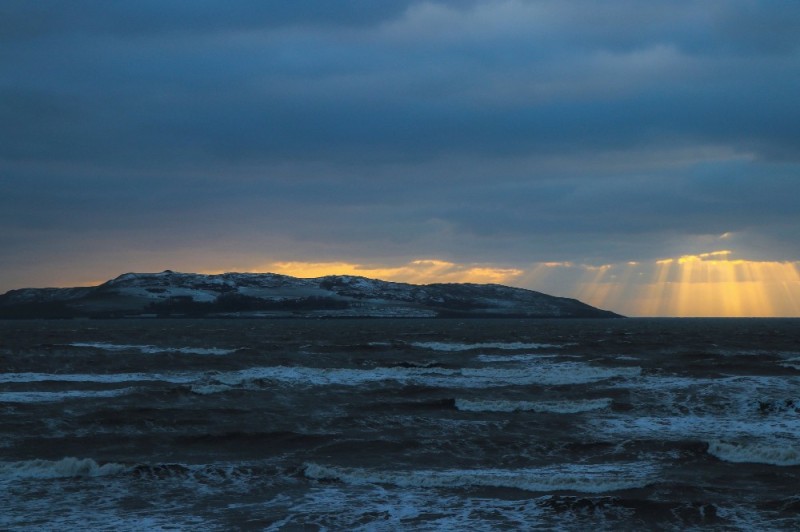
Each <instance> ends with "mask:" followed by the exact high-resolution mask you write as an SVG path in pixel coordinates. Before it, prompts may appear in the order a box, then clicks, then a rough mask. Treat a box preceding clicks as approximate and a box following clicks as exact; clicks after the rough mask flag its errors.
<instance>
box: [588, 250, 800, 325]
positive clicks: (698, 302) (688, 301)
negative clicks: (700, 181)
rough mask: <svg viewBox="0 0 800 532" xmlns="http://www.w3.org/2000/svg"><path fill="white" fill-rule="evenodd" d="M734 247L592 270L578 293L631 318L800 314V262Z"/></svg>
mask: <svg viewBox="0 0 800 532" xmlns="http://www.w3.org/2000/svg"><path fill="white" fill-rule="evenodd" d="M731 255H732V252H731V251H729V250H723V251H713V252H710V253H702V254H699V255H684V256H681V257H677V258H668V259H664V260H659V261H656V262H654V263H652V264H639V263H627V264H622V265H613V266H609V267H605V268H601V269H597V270H596V271H592V270H590V269H588V268H587V269H586V270H585V272H584V274H583V279H582V280H581V282H580V284H579V287H578V290H577V293H576V297H578V298H579V299H582V300H583V301H586V302H587V303H589V304H591V305H594V306H598V307H602V308H608V309H612V310H614V311H616V312H620V313H622V314H626V315H629V316H680V317H690V316H698V317H778V316H800V269H799V268H798V267H799V266H800V263H798V262H777V261H752V260H741V259H736V260H734V259H731V258H730V256H731Z"/></svg>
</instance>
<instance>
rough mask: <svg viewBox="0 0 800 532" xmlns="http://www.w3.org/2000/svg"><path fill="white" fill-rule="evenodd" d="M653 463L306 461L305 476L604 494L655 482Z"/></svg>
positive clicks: (349, 481)
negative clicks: (516, 465) (502, 465)
mask: <svg viewBox="0 0 800 532" xmlns="http://www.w3.org/2000/svg"><path fill="white" fill-rule="evenodd" d="M657 471H658V468H657V467H656V466H655V465H654V464H652V463H643V462H638V463H623V464H593V465H583V464H564V465H553V466H544V467H538V468H530V469H474V470H470V469H446V470H417V471H377V470H370V469H359V468H343V467H332V466H324V465H319V464H313V463H309V464H306V465H305V469H304V474H305V476H306V477H308V478H310V479H313V480H336V481H339V482H344V483H346V484H353V485H364V484H390V485H393V486H398V487H402V488H420V487H422V488H465V487H471V486H472V487H495V488H515V489H521V490H525V491H532V492H552V491H577V492H582V493H604V492H609V491H618V490H626V489H634V488H641V487H644V486H647V485H648V484H651V483H652V482H654V480H655V478H656V473H657Z"/></svg>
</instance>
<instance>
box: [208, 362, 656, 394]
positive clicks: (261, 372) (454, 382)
mask: <svg viewBox="0 0 800 532" xmlns="http://www.w3.org/2000/svg"><path fill="white" fill-rule="evenodd" d="M640 372H641V368H638V367H637V368H602V367H595V366H590V365H588V364H582V363H575V362H561V363H554V362H543V363H541V364H537V365H536V366H531V367H527V368H525V369H524V370H520V369H519V368H491V367H489V368H460V369H450V368H439V367H430V368H417V367H412V368H400V367H381V368H374V369H349V368H311V367H304V366H271V367H261V368H251V369H247V370H242V371H238V372H230V373H220V374H217V375H215V376H214V378H215V380H217V381H219V382H221V383H223V384H228V385H240V384H243V383H246V382H247V381H252V380H256V379H265V380H274V381H279V382H285V383H290V384H294V385H307V386H323V385H339V386H358V385H361V384H367V383H372V382H382V381H395V382H399V383H401V384H414V385H422V386H436V387H454V388H489V387H496V386H521V385H529V384H544V385H565V384H583V383H587V382H597V381H601V380H605V379H612V378H617V377H631V376H636V375H639V373H640Z"/></svg>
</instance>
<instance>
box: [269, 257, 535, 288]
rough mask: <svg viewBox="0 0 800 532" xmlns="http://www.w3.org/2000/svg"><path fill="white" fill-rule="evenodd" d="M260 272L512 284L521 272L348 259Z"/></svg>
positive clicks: (275, 266)
mask: <svg viewBox="0 0 800 532" xmlns="http://www.w3.org/2000/svg"><path fill="white" fill-rule="evenodd" d="M259 270H261V271H270V272H274V273H282V274H284V275H291V276H294V277H322V276H325V275H361V276H364V277H372V278H376V279H383V280H385V281H395V282H404V283H414V284H428V283H497V284H509V283H511V282H512V281H513V280H514V279H515V278H516V277H518V276H519V275H520V274H522V270H517V269H514V268H495V267H491V266H486V265H478V264H456V263H453V262H447V261H443V260H433V259H424V260H415V261H412V262H409V263H407V264H404V265H401V266H381V265H376V266H369V265H362V264H353V263H349V262H273V263H270V264H268V265H265V266H264V267H263V268H259Z"/></svg>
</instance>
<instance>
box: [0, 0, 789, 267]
mask: <svg viewBox="0 0 800 532" xmlns="http://www.w3.org/2000/svg"><path fill="white" fill-rule="evenodd" d="M797 27H800V4H798V3H797V2H793V1H772V2H758V1H754V0H739V1H709V2H689V1H677V2H641V1H633V0H616V1H610V2H594V1H588V0H586V1H570V2H564V1H523V0H517V1H513V0H509V1H496V2H488V1H474V2H456V1H452V2H442V1H434V2H421V1H414V0H408V1H397V2H371V1H365V0H351V1H342V2H330V1H322V0H317V1H312V0H301V1H293V2H285V1H277V0H276V1H259V2H211V1H204V2H188V1H164V0H162V1H159V2H155V1H143V2H124V3H123V2H101V1H85V2H67V1H61V2H58V1H46V0H43V1H40V2H29V1H6V2H3V3H2V5H0V165H1V166H0V170H1V171H2V175H1V176H0V191H2V192H3V195H2V197H0V209H2V211H0V222H2V224H3V227H4V228H7V229H8V230H6V231H5V235H4V237H3V238H4V240H3V242H5V243H6V245H5V248H6V249H7V250H10V251H11V254H13V253H14V250H17V249H19V250H20V252H21V255H20V256H19V257H18V258H17V259H14V260H18V261H23V262H24V260H27V261H33V260H36V257H38V256H42V255H45V254H47V252H48V249H52V247H51V248H48V246H52V245H53V243H54V242H59V243H60V244H63V243H64V242H65V241H69V242H73V243H75V245H77V244H78V243H79V242H81V243H82V242H84V240H85V239H87V238H93V239H97V240H98V241H99V240H104V241H112V240H114V239H117V240H119V241H123V240H125V241H130V242H133V241H135V242H138V244H137V246H139V247H140V248H143V249H150V250H155V251H159V252H160V251H164V252H165V253H166V252H168V251H169V250H170V249H174V248H175V246H176V245H177V243H180V245H182V246H189V247H191V246H203V247H207V248H209V249H214V246H215V245H216V244H215V242H217V243H219V242H225V241H226V240H230V239H235V240H237V241H239V240H241V241H246V242H250V243H252V244H253V245H257V246H264V247H267V246H273V247H271V248H270V250H275V249H276V248H275V247H274V245H276V244H275V242H278V241H280V242H281V243H284V244H285V243H286V242H290V243H294V244H296V246H295V248H294V249H295V252H296V254H295V256H294V257H293V258H301V255H303V254H305V255H307V256H308V258H310V259H311V258H314V256H316V255H318V254H326V255H327V256H330V257H333V258H335V254H336V252H337V250H338V252H340V253H341V254H342V256H345V257H364V258H370V257H371V258H379V257H380V256H381V254H386V255H387V256H392V257H411V258H413V257H419V256H442V255H444V256H446V258H452V259H460V260H465V261H477V260H480V261H492V260H493V261H497V262H503V261H508V262H513V263H515V264H521V263H523V262H526V261H527V262H530V261H534V260H578V259H583V258H586V259H587V260H597V261H603V262H608V261H613V260H629V259H640V258H648V257H657V256H658V255H659V253H660V252H659V246H660V245H662V246H663V245H664V243H665V242H667V241H669V242H680V241H681V239H691V238H693V237H694V236H696V235H713V234H721V233H725V232H741V233H742V234H750V235H757V236H758V235H760V236H761V237H762V238H761V241H762V242H770V243H771V244H770V249H764V248H763V247H762V248H761V249H760V250H759V251H760V252H762V253H766V254H772V256H775V257H785V258H791V254H792V253H795V254H800V249H797V245H796V244H794V240H795V238H794V237H793V236H792V234H793V231H794V230H796V229H797V228H798V225H800V220H798V213H797V212H796V209H795V208H794V203H793V198H795V197H798V195H800V176H798V169H799V167H800V166H799V165H800V126H799V125H798V124H800V105H798V104H797V103H796V100H797V94H798V93H799V92H800V61H799V59H800V58H799V57H798V55H799V54H800V32H798V31H796V29H797ZM154 233H157V234H158V235H159V236H158V241H159V243H158V244H156V243H150V244H148V238H147V236H148V235H153V234H154ZM757 236H755V237H753V239H754V240H757ZM278 237H280V238H278ZM22 241H25V242H26V244H25V246H22V244H20V242H22ZM31 242H33V243H31ZM36 242H38V243H39V244H38V246H39V247H38V251H37V248H36V245H37V244H35V243H36ZM82 245H83V244H82ZM220 245H222V244H220ZM148 246H149V247H148ZM90 247H91V246H90ZM23 248H24V249H23ZM297 250H299V251H297ZM22 251H24V253H22ZM270 252H272V253H274V254H276V255H280V253H281V250H277V251H270ZM65 253H67V252H65ZM265 253H268V252H267V251H265ZM23 255H24V257H27V258H25V259H24V260H23V258H20V257H23ZM5 260H11V259H9V258H8V256H7V257H6V259H5Z"/></svg>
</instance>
